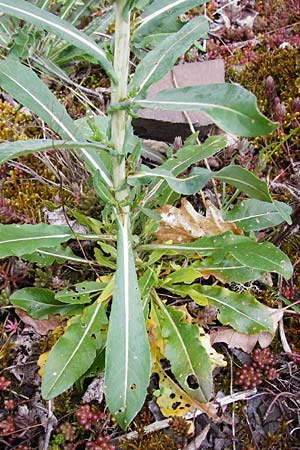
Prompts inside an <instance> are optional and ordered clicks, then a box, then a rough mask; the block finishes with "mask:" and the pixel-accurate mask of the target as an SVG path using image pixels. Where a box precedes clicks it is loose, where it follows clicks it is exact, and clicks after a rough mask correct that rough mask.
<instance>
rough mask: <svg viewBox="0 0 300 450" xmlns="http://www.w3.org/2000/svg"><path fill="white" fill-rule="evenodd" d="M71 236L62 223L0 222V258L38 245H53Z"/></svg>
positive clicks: (19, 254) (24, 252)
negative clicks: (8, 223)
mask: <svg viewBox="0 0 300 450" xmlns="http://www.w3.org/2000/svg"><path fill="white" fill-rule="evenodd" d="M72 237H73V232H72V231H71V230H70V228H69V227H67V226H64V225H48V224H45V223H41V224H37V225H27V224H25V225H15V224H12V225H2V224H0V258H5V257H6V256H22V255H26V254H30V253H33V252H35V251H36V250H37V249H38V248H39V247H54V246H56V245H58V244H61V243H62V242H66V241H68V240H69V239H71V238H72Z"/></svg>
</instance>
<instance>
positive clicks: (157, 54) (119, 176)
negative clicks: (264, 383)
mask: <svg viewBox="0 0 300 450" xmlns="http://www.w3.org/2000/svg"><path fill="white" fill-rule="evenodd" d="M201 3H203V2H201V1H192V0H181V1H176V2H170V1H166V0H163V1H161V0H154V1H152V2H150V1H147V0H144V1H142V0H137V1H134V0H129V1H128V0H116V1H115V2H113V6H114V11H115V30H116V31H115V35H114V40H113V46H112V48H113V49H114V54H113V55H112V54H110V53H109V54H108V55H106V54H105V52H104V51H103V50H102V49H101V48H100V47H99V46H98V45H96V44H95V42H94V41H92V40H91V39H90V38H89V37H88V36H86V35H85V34H83V33H80V32H78V30H76V29H74V28H73V27H72V25H70V24H69V23H68V22H66V21H64V20H62V19H61V18H60V17H58V16H55V15H53V14H51V13H48V12H46V11H43V10H40V9H39V8H37V7H35V6H33V5H31V4H30V3H29V2H26V1H24V0H15V1H14V3H13V5H12V4H11V2H10V1H9V0H0V11H2V12H4V13H6V14H8V15H12V16H15V17H18V18H21V19H24V20H25V21H28V22H29V23H30V24H33V25H36V26H37V27H40V28H42V29H46V30H48V31H50V32H51V33H54V34H56V35H58V36H60V37H61V38H62V39H64V40H66V41H67V42H69V43H71V44H72V45H74V46H77V47H78V48H80V49H81V50H83V51H84V52H86V53H87V54H89V55H91V56H92V57H93V58H95V59H97V61H98V62H99V64H100V66H101V67H102V68H103V69H104V70H105V71H106V73H107V74H108V76H109V77H110V79H111V82H112V96H111V107H110V111H109V117H102V116H101V117H93V118H88V119H80V121H79V122H76V121H73V120H72V119H71V118H70V117H69V116H68V114H67V112H66V110H65V109H64V107H63V106H62V105H61V104H60V103H59V102H58V101H57V99H56V98H55V96H54V95H53V94H52V93H51V92H50V91H49V90H48V88H47V87H46V86H45V85H44V84H43V82H42V81H41V80H40V79H39V78H38V77H37V75H36V74H35V73H34V72H33V71H32V70H30V69H29V68H27V67H26V66H25V65H23V64H21V63H20V62H19V61H18V60H17V59H15V58H13V57H11V56H10V57H8V58H7V59H6V60H5V61H2V62H0V85H1V86H2V88H3V89H5V90H6V91H8V92H9V93H10V94H11V95H12V96H13V97H14V98H15V99H16V100H17V101H18V102H20V103H22V104H25V105H26V106H27V107H28V108H30V109H31V110H32V111H33V112H35V113H36V114H37V115H38V116H39V117H40V118H41V119H42V120H44V121H45V122H46V123H47V124H48V125H49V126H50V127H51V128H52V129H53V131H55V132H56V133H57V134H58V135H59V136H60V137H61V140H59V139H58V140H54V141H53V140H52V139H40V140H26V141H18V142H14V143H12V142H6V143H3V144H2V145H1V146H0V162H1V163H4V162H5V161H7V160H8V159H10V158H15V157H17V156H20V155H23V154H27V153H30V152H40V151H46V150H49V149H52V150H55V149H57V148H59V149H61V148H63V149H65V150H67V149H74V150H76V151H77V152H78V154H79V155H80V156H81V157H82V159H83V161H84V162H85V164H86V167H87V169H88V170H89V171H90V174H91V182H92V184H93V187H94V190H95V192H96V194H97V196H98V199H99V202H100V204H101V205H102V216H101V217H100V218H99V219H101V220H95V219H91V218H89V217H84V216H83V215H82V214H81V215H78V214H77V217H76V218H77V219H78V220H80V221H81V222H82V223H83V224H84V225H86V226H88V227H89V228H90V230H91V234H82V233H74V232H73V231H72V229H71V228H70V227H68V226H67V225H63V224H62V225H48V224H37V225H28V224H25V225H15V224H8V225H0V231H1V234H0V236H1V238H0V257H2V258H4V257H6V256H9V255H14V256H17V257H21V258H25V259H29V260H30V261H31V262H33V261H38V262H39V264H40V265H44V266H47V265H50V264H52V262H53V261H54V260H56V261H59V262H62V261H65V260H68V259H69V260H70V261H74V262H75V263H80V262H82V258H78V257H76V256H75V255H74V254H72V252H70V251H68V250H67V249H66V248H65V247H63V246H62V245H61V244H62V243H65V242H67V241H69V240H70V239H77V240H94V241H96V243H97V246H96V248H95V261H88V263H89V264H90V265H91V266H93V265H95V266H97V264H98V266H100V267H104V268H105V270H106V277H105V279H101V282H97V281H89V282H83V283H78V284H77V285H75V286H74V288H73V289H67V290H61V291H59V292H58V293H56V294H55V293H54V292H52V291H51V290H49V289H42V288H24V289H20V290H17V291H15V292H14V293H13V294H12V295H11V297H10V301H11V303H12V304H13V305H15V306H18V307H20V308H23V309H25V310H26V311H27V312H28V313H29V314H30V315H32V316H33V317H34V318H37V319H44V318H47V317H48V316H49V315H50V314H61V315H64V316H70V317H71V320H70V321H69V325H68V327H67V328H66V330H65V333H64V335H63V336H61V337H60V338H59V340H58V341H57V343H56V344H55V345H54V347H53V348H52V350H51V352H50V354H49V357H48V360H47V363H46V365H45V368H44V374H43V378H42V395H43V397H44V398H45V399H50V398H53V397H55V396H58V395H59V394H60V393H62V392H63V391H65V390H66V389H68V388H70V387H71V386H72V385H73V384H74V383H75V382H76V381H77V380H78V379H79V378H81V377H87V376H91V375H94V374H97V373H99V372H101V371H103V370H105V395H106V402H107V404H108V407H109V409H110V411H111V412H112V414H113V415H114V417H115V418H116V420H117V422H118V423H119V425H120V426H121V427H122V428H124V429H125V428H127V427H128V425H129V424H130V422H131V421H132V419H133V418H134V417H135V416H136V414H137V413H138V411H139V410H140V409H141V407H142V405H143V402H144V400H145V396H146V392H147V386H148V382H149V376H150V371H151V366H152V370H153V371H154V372H156V373H157V374H158V377H159V389H158V390H157V396H158V403H159V400H160V401H161V404H162V410H163V411H165V412H166V414H167V411H169V410H171V411H172V414H170V415H174V414H175V413H176V411H175V409H176V407H175V406H174V404H173V403H177V406H178V404H179V405H180V406H179V408H178V411H179V413H180V412H181V411H182V409H183V408H187V407H190V408H192V407H196V406H199V405H200V404H201V403H203V402H207V401H208V400H209V398H210V396H211V391H212V369H213V367H214V366H215V365H222V364H224V361H223V360H222V357H221V355H218V354H217V353H216V352H215V351H214V349H213V348H212V347H211V345H210V342H209V337H208V336H207V335H206V334H205V332H204V331H203V329H202V328H200V327H199V326H198V325H196V324H195V323H193V321H192V317H191V315H190V314H189V313H188V311H187V309H186V307H185V306H184V305H181V306H174V305H172V301H170V300H166V299H170V296H171V298H172V299H174V300H177V299H178V298H179V297H182V298H183V299H185V301H182V302H181V303H185V304H186V303H191V302H192V301H193V302H194V304H196V305H199V306H200V307H203V306H206V305H212V306H213V307H215V308H216V309H217V317H218V320H219V321H220V322H221V323H222V324H229V325H231V326H232V327H233V328H234V329H235V330H236V331H238V332H240V333H250V334H255V333H259V332H262V331H265V332H269V333H271V334H272V333H273V332H274V324H273V321H272V316H271V314H270V312H272V310H270V309H269V308H266V307H265V306H264V305H262V304H260V303H259V302H258V301H257V300H256V299H255V298H254V297H253V296H252V295H250V294H248V293H247V292H244V293H242V294H239V293H236V292H232V291H231V290H230V289H228V288H225V287H223V286H222V283H228V282H230V281H234V282H238V283H245V282H247V281H251V280H255V279H257V278H258V277H261V276H262V275H263V274H264V273H266V272H275V273H278V274H280V275H282V276H284V277H285V278H290V277H291V275H292V266H291V263H290V261H289V259H288V258H287V257H286V255H285V254H284V253H283V252H281V251H280V250H279V249H277V248H276V247H275V246H274V245H272V244H271V243H268V242H260V243H259V242H257V241H256V238H255V232H256V231H259V230H261V229H265V228H269V227H272V226H274V225H277V224H279V223H281V222H282V221H284V220H286V221H288V222H290V208H289V207H288V206H287V205H285V204H283V203H280V202H277V201H273V200H272V198H271V196H270V193H269V191H268V187H267V185H266V183H265V182H263V181H262V180H259V179H258V178H256V177H255V176H254V175H253V174H252V173H250V172H249V171H247V170H246V169H243V168H241V167H238V166H235V165H231V166H228V167H225V168H223V169H221V170H219V171H217V172H212V171H210V170H208V169H204V168H202V167H195V168H192V169H191V170H190V172H189V174H188V175H186V176H182V174H183V173H186V171H187V170H189V169H190V167H191V166H192V165H193V164H195V163H198V162H200V161H202V160H204V159H205V158H208V157H209V156H212V155H214V154H215V153H216V152H218V151H220V150H221V149H222V148H223V147H224V146H225V143H226V140H225V138H224V137H223V136H213V137H210V138H208V139H207V140H206V141H205V142H204V143H203V144H202V145H200V146H199V145H196V144H195V136H191V138H189V139H188V140H187V142H186V143H185V145H184V146H183V147H182V148H181V149H179V151H178V152H177V153H176V154H174V155H172V156H170V158H169V159H168V160H166V161H165V162H164V163H163V164H162V165H161V166H160V167H157V168H154V169H149V168H148V167H147V166H143V165H142V164H141V160H140V151H141V143H140V141H139V139H138V138H137V137H136V136H134V135H133V131H132V127H131V116H132V115H136V114H138V110H139V109H140V108H144V107H147V108H152V109H157V108H159V109H172V110H186V111H188V110H198V111H202V112H203V113H205V114H206V115H208V116H209V117H210V118H212V119H213V120H214V121H215V122H216V124H217V125H218V126H219V127H220V128H222V129H224V130H226V131H228V132H231V133H234V134H237V135H241V136H250V137H251V136H257V135H260V134H265V133H268V132H270V131H272V130H273V129H274V128H275V126H276V125H275V124H273V123H272V122H270V121H269V120H268V119H266V118H265V117H264V116H263V115H262V114H261V113H260V112H259V110H258V109H257V105H256V100H255V97H254V96H253V95H252V94H250V93H249V92H247V91H246V90H245V89H243V88H241V87H240V86H237V85H232V84H216V85H213V86H210V85H209V86H193V87H186V88H179V89H170V90H166V91H162V92H160V93H159V94H157V95H156V96H154V97H152V98H150V99H148V98H146V93H147V91H148V89H149V87H150V86H151V85H152V84H153V83H154V82H156V81H158V80H160V79H161V78H162V77H164V75H165V74H166V73H167V72H168V71H169V70H170V69H171V68H172V66H173V65H174V64H175V63H176V60H177V58H178V57H179V56H180V55H181V54H183V53H184V52H185V51H186V50H187V49H189V47H190V46H191V45H193V43H194V42H195V41H196V40H197V39H199V38H200V37H201V38H205V36H206V33H207V31H208V25H207V20H206V19H205V18H204V17H202V16H199V17H195V18H194V19H192V20H190V21H189V22H186V23H183V22H181V21H180V20H178V18H177V17H178V16H179V15H180V14H181V13H182V12H184V11H186V10H188V9H189V8H192V7H194V6H196V5H199V4H201ZM141 8H144V12H143V13H142V15H141V19H140V22H139V23H138V24H137V25H136V27H135V29H134V31H133V33H131V30H130V12H131V10H133V9H141ZM158 36H160V38H159V39H158ZM145 40H146V41H147V42H148V44H149V45H150V47H151V48H152V50H151V51H149V52H148V53H146V54H144V53H143V52H141V54H140V55H139V56H140V57H141V58H142V59H141V61H140V63H139V64H138V65H137V67H136V70H135V72H134V73H133V74H132V75H131V79H130V83H129V84H128V77H129V53H130V43H131V42H132V45H133V47H134V48H135V49H136V48H139V46H140V45H141V44H140V43H143V45H146V44H145ZM158 41H159V42H158ZM110 60H112V61H113V64H111V62H110ZM82 127H83V128H82ZM211 179H212V180H217V181H218V182H223V183H228V184H231V185H232V186H234V187H235V188H236V189H237V190H239V191H242V192H243V193H244V194H245V195H247V196H248V197H250V198H249V199H248V200H243V201H242V202H238V203H237V204H236V205H235V206H234V207H233V208H232V209H231V210H224V211H219V210H217V209H216V208H214V207H213V206H209V207H208V208H207V214H206V218H204V217H203V216H202V215H200V214H197V213H196V211H195V210H194V209H193V208H192V206H191V205H190V204H189V203H188V202H187V201H186V200H184V199H183V200H182V205H181V207H180V208H174V207H172V206H170V204H172V203H173V202H174V201H175V200H176V199H179V198H180V197H181V196H182V195H192V194H195V193H196V192H198V191H199V190H201V189H203V188H204V187H205V185H206V184H207V183H208V181H209V180H211ZM228 204H230V202H229V203H228ZM157 208H161V210H160V211H159V214H160V215H159V214H158V212H157ZM179 215H181V217H182V218H183V219H184V220H183V222H184V225H183V226H181V227H180V226H177V224H178V223H179V219H178V216H179ZM160 216H161V217H160ZM170 217H171V218H172V223H171V225H170V223H168V220H167V219H168V218H170ZM172 224H173V226H172ZM195 224H196V229H197V230H196V232H195V233H196V234H195V233H194V232H193V227H195ZM191 230H192V231H191ZM166 233H167V236H169V237H166ZM197 233H198V234H197ZM209 276H214V277H215V278H216V279H217V280H219V285H213V286H212V285H211V284H209V283H207V284H203V283H202V282H201V283H200V278H202V280H201V281H203V280H205V279H206V278H207V277H209ZM111 297H112V302H111ZM175 303H176V302H175ZM181 303H180V304H181ZM196 305H194V306H196ZM108 321H109V325H108ZM147 332H148V336H147ZM165 360H168V361H169V363H170V368H171V372H172V373H171V374H170V370H169V371H168V370H166V367H165V365H164V364H163V362H164V361H165ZM174 378H175V379H176V381H177V383H175V381H174ZM170 391H171V392H172V395H171V396H170ZM170 398H171V400H172V399H174V398H175V400H172V401H171V405H170V406H168V405H169V403H168V404H167V401H169V402H170ZM177 399H179V400H178V401H177ZM172 402H173V403H172ZM181 402H184V406H182V405H181Z"/></svg>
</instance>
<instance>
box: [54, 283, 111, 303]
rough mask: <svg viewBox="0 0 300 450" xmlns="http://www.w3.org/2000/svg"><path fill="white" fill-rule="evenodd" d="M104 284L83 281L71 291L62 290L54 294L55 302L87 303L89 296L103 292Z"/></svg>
mask: <svg viewBox="0 0 300 450" xmlns="http://www.w3.org/2000/svg"><path fill="white" fill-rule="evenodd" d="M104 287H105V284H104V283H98V282H97V281H83V282H81V283H76V284H75V285H74V286H73V288H72V289H64V290H62V291H59V292H57V293H56V294H55V298H56V300H59V301H60V302H63V303H71V304H78V303H87V302H88V301H89V297H90V295H97V294H99V293H100V292H102V291H103V289H104Z"/></svg>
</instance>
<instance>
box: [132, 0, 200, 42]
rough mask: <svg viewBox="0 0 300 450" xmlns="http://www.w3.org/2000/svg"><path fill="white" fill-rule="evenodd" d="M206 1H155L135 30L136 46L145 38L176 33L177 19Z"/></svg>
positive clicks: (146, 10) (144, 13)
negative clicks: (159, 32)
mask: <svg viewBox="0 0 300 450" xmlns="http://www.w3.org/2000/svg"><path fill="white" fill-rule="evenodd" d="M205 2H206V0H198V1H195V0H171V1H170V0H155V1H153V2H151V4H150V5H149V6H148V7H147V8H145V11H144V12H143V14H142V20H141V23H140V25H139V26H138V28H137V29H136V30H135V32H134V35H133V39H134V43H135V44H136V45H139V43H140V42H141V40H142V39H143V37H145V36H149V35H151V34H153V33H157V31H158V30H162V31H163V32H170V31H171V32H174V31H177V30H178V27H180V25H178V21H177V17H178V16H180V14H182V13H184V12H186V11H188V10H189V9H191V8H194V6H198V5H200V4H203V3H205Z"/></svg>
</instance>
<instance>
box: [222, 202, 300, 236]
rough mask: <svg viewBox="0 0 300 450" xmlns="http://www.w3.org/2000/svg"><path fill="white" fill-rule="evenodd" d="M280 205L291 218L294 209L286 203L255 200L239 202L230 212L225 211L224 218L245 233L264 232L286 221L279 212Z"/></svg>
mask: <svg viewBox="0 0 300 450" xmlns="http://www.w3.org/2000/svg"><path fill="white" fill-rule="evenodd" d="M278 203H280V207H281V208H282V210H283V211H284V212H285V214H286V215H287V216H290V214H291V211H292V208H291V207H290V206H288V205H286V204H285V203H281V202H277V201H275V202H274V203H270V202H263V201H259V200H253V199H249V200H243V201H242V202H238V203H237V204H236V205H235V206H234V207H233V208H232V209H231V210H230V211H223V213H222V216H223V219H224V220H225V221H226V222H233V223H235V224H236V225H237V226H238V227H239V228H241V229H242V230H244V231H258V230H263V229H265V228H270V227H274V226H276V225H279V224H280V223H282V222H283V220H284V219H283V218H282V215H281V214H280V213H279V212H278V207H277V206H278Z"/></svg>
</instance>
